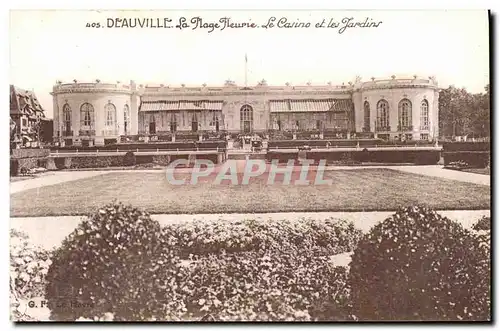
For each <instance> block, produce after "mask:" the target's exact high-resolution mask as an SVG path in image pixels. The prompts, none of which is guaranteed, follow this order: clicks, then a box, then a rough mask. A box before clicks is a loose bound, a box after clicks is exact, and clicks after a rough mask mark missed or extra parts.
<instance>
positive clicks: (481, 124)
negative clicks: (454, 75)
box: [439, 85, 490, 137]
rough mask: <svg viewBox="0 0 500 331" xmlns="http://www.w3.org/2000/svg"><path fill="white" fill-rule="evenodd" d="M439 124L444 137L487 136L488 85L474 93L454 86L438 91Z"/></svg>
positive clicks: (488, 131)
mask: <svg viewBox="0 0 500 331" xmlns="http://www.w3.org/2000/svg"><path fill="white" fill-rule="evenodd" d="M439 125H440V134H441V135H442V136H445V137H451V136H465V135H469V136H471V137H489V136H490V86H489V85H487V86H486V87H485V92H484V93H476V94H472V93H469V92H467V90H465V89H464V88H462V89H459V88H456V87H454V86H450V87H448V88H447V89H443V90H442V91H441V92H439Z"/></svg>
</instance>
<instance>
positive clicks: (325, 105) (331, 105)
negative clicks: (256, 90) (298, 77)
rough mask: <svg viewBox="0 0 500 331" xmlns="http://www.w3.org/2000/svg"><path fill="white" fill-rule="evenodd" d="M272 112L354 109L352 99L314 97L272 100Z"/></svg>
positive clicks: (346, 110)
mask: <svg viewBox="0 0 500 331" xmlns="http://www.w3.org/2000/svg"><path fill="white" fill-rule="evenodd" d="M269 104H270V110H271V113H299V112H300V113H303V112H328V111H333V112H348V111H350V110H352V105H353V104H352V100H351V99H319V100H318V99H314V100H291V99H286V100H271V101H270V102H269Z"/></svg>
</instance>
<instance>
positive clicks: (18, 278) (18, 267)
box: [10, 229, 52, 321]
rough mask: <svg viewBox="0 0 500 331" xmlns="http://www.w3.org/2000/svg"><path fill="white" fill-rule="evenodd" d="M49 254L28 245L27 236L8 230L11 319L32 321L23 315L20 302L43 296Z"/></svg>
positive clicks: (49, 260)
mask: <svg viewBox="0 0 500 331" xmlns="http://www.w3.org/2000/svg"><path fill="white" fill-rule="evenodd" d="M51 263H52V261H51V259H50V253H49V252H48V251H46V250H44V249H42V248H40V247H36V246H33V245H30V244H29V243H28V236H27V235H26V234H24V233H22V232H20V231H17V230H14V229H11V230H10V298H11V313H12V319H14V320H17V321H29V320H34V319H33V318H32V317H30V316H27V315H25V314H24V311H20V310H18V308H19V309H21V310H23V309H24V308H26V307H20V303H21V301H27V300H30V299H32V298H35V297H40V296H43V294H44V286H45V282H46V280H45V276H46V274H47V271H48V269H49V266H50V265H51Z"/></svg>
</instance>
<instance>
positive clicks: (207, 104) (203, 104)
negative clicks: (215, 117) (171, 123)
mask: <svg viewBox="0 0 500 331" xmlns="http://www.w3.org/2000/svg"><path fill="white" fill-rule="evenodd" d="M222 104H223V102H222V101H144V102H142V103H141V106H140V108H139V111H179V110H200V111H202V110H220V111H222Z"/></svg>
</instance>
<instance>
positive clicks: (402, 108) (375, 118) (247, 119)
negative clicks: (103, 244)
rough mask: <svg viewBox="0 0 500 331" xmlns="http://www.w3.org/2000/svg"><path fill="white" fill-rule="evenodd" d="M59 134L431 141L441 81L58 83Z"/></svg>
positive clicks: (96, 138)
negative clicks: (310, 135) (302, 135)
mask: <svg viewBox="0 0 500 331" xmlns="http://www.w3.org/2000/svg"><path fill="white" fill-rule="evenodd" d="M52 95H53V100H54V133H55V140H56V141H58V142H60V143H61V144H65V145H70V144H71V145H93V144H95V145H102V144H105V143H108V142H114V141H117V140H118V139H119V137H121V136H134V135H144V136H155V135H162V134H169V135H173V136H175V135H176V134H179V133H181V132H187V133H202V132H227V133H243V134H251V133H264V132H271V131H272V132H280V131H283V132H295V133H297V132H317V133H325V132H338V133H342V134H347V136H348V137H349V136H350V135H351V134H355V133H356V134H370V133H371V136H374V137H380V138H384V139H406V140H432V139H434V138H437V136H438V134H439V131H438V111H439V110H438V95H439V88H438V86H437V82H436V80H435V79H434V78H433V77H429V78H428V79H422V78H418V77H416V76H414V77H413V78H412V79H398V78H396V77H395V76H393V77H392V78H391V79H384V80H377V79H374V78H373V79H372V80H371V81H368V82H362V81H361V80H360V79H357V80H356V81H355V82H354V83H349V84H347V85H332V84H327V85H324V86H313V85H306V86H292V85H290V84H286V85H284V86H269V85H268V84H267V83H266V82H265V81H264V80H263V81H261V82H259V84H257V85H256V86H252V87H248V86H245V87H242V86H237V85H236V84H234V82H231V81H226V83H225V84H224V85H223V86H220V87H214V86H206V85H202V86H199V87H186V86H181V87H169V86H165V85H154V86H153V85H146V86H144V85H136V84H135V83H134V82H133V81H131V82H130V84H121V83H116V84H104V83H101V82H99V81H96V82H95V83H78V82H76V81H74V82H73V83H71V84H62V83H58V84H57V85H55V86H54V88H53V92H52Z"/></svg>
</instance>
